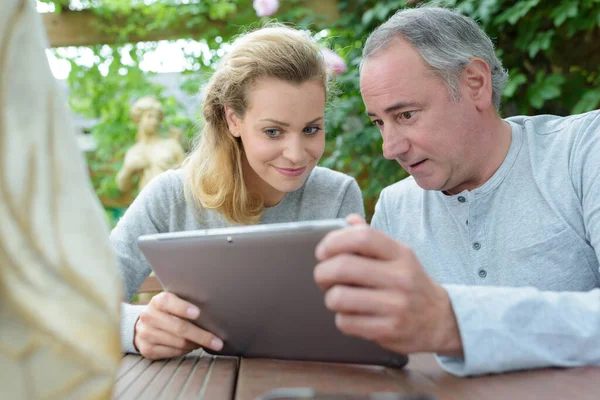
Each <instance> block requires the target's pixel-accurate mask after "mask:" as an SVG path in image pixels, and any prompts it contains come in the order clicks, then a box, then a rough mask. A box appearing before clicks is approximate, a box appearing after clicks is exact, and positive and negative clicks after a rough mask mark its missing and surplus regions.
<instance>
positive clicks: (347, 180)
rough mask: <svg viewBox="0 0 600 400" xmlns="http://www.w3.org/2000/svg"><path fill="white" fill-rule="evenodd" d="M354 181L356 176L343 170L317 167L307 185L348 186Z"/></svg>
mask: <svg viewBox="0 0 600 400" xmlns="http://www.w3.org/2000/svg"><path fill="white" fill-rule="evenodd" d="M352 182H354V178H353V177H351V176H350V175H346V174H344V173H343V172H339V171H334V170H332V169H329V168H326V167H319V166H317V167H315V168H314V169H313V170H312V172H311V173H310V176H309V177H308V180H307V182H306V184H307V186H326V187H328V188H331V187H332V186H337V185H339V186H344V187H345V186H348V185H350V184H351V183H352Z"/></svg>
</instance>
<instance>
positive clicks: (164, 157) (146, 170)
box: [117, 96, 185, 192]
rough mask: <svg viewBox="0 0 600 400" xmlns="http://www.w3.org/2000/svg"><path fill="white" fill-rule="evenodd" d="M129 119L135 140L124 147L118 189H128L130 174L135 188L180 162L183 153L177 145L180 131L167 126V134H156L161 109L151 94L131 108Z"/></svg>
mask: <svg viewBox="0 0 600 400" xmlns="http://www.w3.org/2000/svg"><path fill="white" fill-rule="evenodd" d="M131 119H132V120H133V122H134V123H136V124H137V126H138V132H137V136H136V143H135V144H134V145H133V146H132V147H131V148H130V149H129V150H127V153H126V154H125V160H124V161H123V167H122V168H121V170H120V171H119V173H118V174H117V186H118V187H119V189H120V190H121V191H122V192H128V191H130V190H131V189H132V186H133V184H132V177H133V176H135V175H137V176H138V177H139V184H138V189H140V190H141V189H142V188H143V187H144V186H146V184H147V183H148V182H150V180H151V179H152V178H154V177H155V176H156V175H158V174H160V173H161V172H164V171H166V170H168V169H171V168H176V167H178V166H179V165H181V163H182V162H183V160H184V158H185V152H184V150H183V147H182V146H181V140H180V134H181V131H180V130H178V129H177V128H172V129H171V134H170V137H168V138H164V137H162V136H161V135H160V133H159V131H158V128H159V126H160V124H161V122H162V120H163V108H162V106H161V104H160V103H159V102H158V100H157V99H156V98H154V97H151V96H148V97H142V98H141V99H139V100H138V101H136V102H135V103H134V104H133V106H132V107H131Z"/></svg>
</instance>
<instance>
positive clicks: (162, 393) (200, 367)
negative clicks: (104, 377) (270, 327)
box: [112, 354, 238, 400]
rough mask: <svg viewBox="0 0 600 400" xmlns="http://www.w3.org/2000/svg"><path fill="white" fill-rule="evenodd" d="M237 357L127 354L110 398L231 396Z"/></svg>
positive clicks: (226, 398) (235, 374)
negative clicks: (162, 357) (155, 357)
mask: <svg viewBox="0 0 600 400" xmlns="http://www.w3.org/2000/svg"><path fill="white" fill-rule="evenodd" d="M237 365H238V361H237V359H236V358H226V357H212V356H210V355H204V356H203V355H198V354H191V355H188V356H186V357H180V358H177V359H170V360H161V361H151V360H148V359H145V358H143V357H141V356H137V355H127V356H126V357H124V358H123V360H122V361H121V365H120V368H119V373H118V377H117V381H116V384H115V389H114V391H113V397H112V398H113V399H115V400H117V399H118V400H130V399H152V400H159V399H160V400H163V399H181V400H187V399H194V400H196V399H225V400H228V399H232V398H233V394H234V390H235V379H236V376H237Z"/></svg>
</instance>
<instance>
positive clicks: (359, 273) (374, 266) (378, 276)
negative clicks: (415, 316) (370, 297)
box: [313, 254, 404, 289]
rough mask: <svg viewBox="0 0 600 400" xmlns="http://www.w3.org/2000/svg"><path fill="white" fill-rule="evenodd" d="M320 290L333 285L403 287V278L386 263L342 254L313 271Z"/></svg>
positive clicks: (319, 265) (322, 263)
mask: <svg viewBox="0 0 600 400" xmlns="http://www.w3.org/2000/svg"><path fill="white" fill-rule="evenodd" d="M313 276H314V278H315V282H316V283H317V285H319V287H321V288H322V289H329V288H330V287H331V286H334V285H346V286H361V287H371V288H386V287H394V286H398V285H403V282H402V280H403V279H404V276H403V275H402V274H400V271H398V270H397V268H393V267H392V266H390V265H388V263H386V262H382V261H378V260H372V259H369V258H366V257H362V256H357V255H353V254H343V255H339V256H336V257H334V258H331V259H328V260H326V261H322V262H320V263H319V264H317V266H316V267H315V269H314V271H313Z"/></svg>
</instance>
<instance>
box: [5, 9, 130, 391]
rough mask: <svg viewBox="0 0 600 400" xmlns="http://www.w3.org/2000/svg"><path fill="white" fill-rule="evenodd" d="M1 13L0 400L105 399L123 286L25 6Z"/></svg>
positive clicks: (33, 14) (40, 35) (32, 12)
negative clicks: (0, 399)
mask: <svg viewBox="0 0 600 400" xmlns="http://www.w3.org/2000/svg"><path fill="white" fill-rule="evenodd" d="M2 4H3V6H2V12H0V221H1V222H0V397H1V398H3V399H11V400H14V399H92V398H93V399H109V398H110V396H111V392H112V387H113V383H114V380H115V373H116V369H117V366H118V364H119V361H120V359H121V349H120V341H119V311H120V299H121V287H120V278H119V274H118V271H117V267H116V260H115V258H114V256H113V254H112V252H111V249H110V245H109V242H108V235H109V231H108V225H107V221H106V218H105V216H104V213H103V212H102V209H101V206H100V203H99V202H98V200H97V198H96V196H95V195H94V192H93V189H92V186H91V184H90V182H89V177H88V175H87V172H86V169H85V165H84V160H83V156H82V155H81V154H80V152H79V148H78V146H77V144H76V141H75V128H74V126H73V125H72V123H71V119H70V115H69V111H68V109H67V107H66V101H65V99H64V98H63V96H62V93H60V92H59V91H58V90H57V86H56V82H55V79H54V77H53V76H52V74H51V72H50V68H49V66H48V61H47V59H46V56H45V53H44V48H45V47H46V46H47V40H46V38H45V31H44V28H43V24H42V19H41V16H40V15H39V14H38V13H37V11H36V8H35V2H34V1H31V0H3V1H2Z"/></svg>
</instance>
